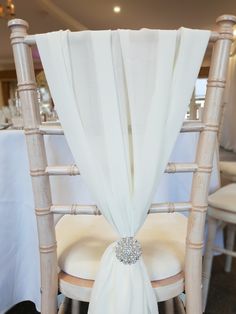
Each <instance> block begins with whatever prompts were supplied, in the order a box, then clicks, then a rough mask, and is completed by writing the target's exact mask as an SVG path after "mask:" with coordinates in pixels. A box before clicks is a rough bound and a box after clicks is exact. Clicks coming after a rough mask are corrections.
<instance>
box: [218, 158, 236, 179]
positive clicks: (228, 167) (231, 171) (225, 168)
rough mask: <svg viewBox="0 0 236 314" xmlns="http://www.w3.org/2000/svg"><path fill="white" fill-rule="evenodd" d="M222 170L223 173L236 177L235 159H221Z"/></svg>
mask: <svg viewBox="0 0 236 314" xmlns="http://www.w3.org/2000/svg"><path fill="white" fill-rule="evenodd" d="M220 171H221V172H222V173H223V174H226V175H229V176H235V177H236V162H235V161H221V162H220Z"/></svg>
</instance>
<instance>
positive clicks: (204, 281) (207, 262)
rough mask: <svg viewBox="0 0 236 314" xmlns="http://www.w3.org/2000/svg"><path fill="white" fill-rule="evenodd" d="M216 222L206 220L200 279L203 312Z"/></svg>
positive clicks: (210, 218)
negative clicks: (206, 232) (201, 275)
mask: <svg viewBox="0 0 236 314" xmlns="http://www.w3.org/2000/svg"><path fill="white" fill-rule="evenodd" d="M217 223H218V221H217V220H216V219H214V218H212V217H209V218H208V238H207V242H206V251H205V256H204V260H203V278H202V285H203V288H202V300H203V312H204V311H205V308H206V303H207V296H208V290H209V283H210V277H211V269H212V261H213V253H214V252H213V245H214V240H215V236H216V229H217Z"/></svg>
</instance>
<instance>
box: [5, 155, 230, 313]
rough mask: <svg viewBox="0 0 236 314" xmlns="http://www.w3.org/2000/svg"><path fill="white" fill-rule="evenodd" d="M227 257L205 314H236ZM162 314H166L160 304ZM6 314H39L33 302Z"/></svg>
mask: <svg viewBox="0 0 236 314" xmlns="http://www.w3.org/2000/svg"><path fill="white" fill-rule="evenodd" d="M220 160H228V161H232V160H236V154H235V153H232V152H228V151H225V150H223V149H221V150H220ZM224 261H225V256H224V255H221V256H216V257H215V258H214V262H213V270H212V278H211V287H210V292H209V297H208V303H207V308H206V312H205V314H236V296H235V293H236V259H233V266H232V271H231V273H225V272H224ZM159 307H160V309H159V311H160V314H164V310H163V305H162V304H160V306H159ZM87 308H88V305H87V304H86V303H83V304H82V309H81V313H80V314H87ZM68 313H69V311H68ZM5 314H39V313H38V312H37V311H36V309H35V306H34V304H33V303H32V302H22V303H20V304H18V305H16V306H15V307H14V308H12V309H11V310H9V311H8V312H7V313H5Z"/></svg>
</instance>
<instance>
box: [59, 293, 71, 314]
mask: <svg viewBox="0 0 236 314" xmlns="http://www.w3.org/2000/svg"><path fill="white" fill-rule="evenodd" d="M68 303H69V299H68V298H67V297H65V298H64V300H63V302H62V303H61V305H60V308H59V311H58V314H65V313H66V310H67V307H68Z"/></svg>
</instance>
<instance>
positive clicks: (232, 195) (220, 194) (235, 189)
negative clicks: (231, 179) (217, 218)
mask: <svg viewBox="0 0 236 314" xmlns="http://www.w3.org/2000/svg"><path fill="white" fill-rule="evenodd" d="M208 203H209V205H210V206H212V207H215V208H219V209H222V210H225V211H230V212H235V213H236V183H232V184H229V185H226V186H224V187H222V188H220V189H219V190H217V191H216V192H215V193H213V194H211V195H210V196H209V197H208Z"/></svg>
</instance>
